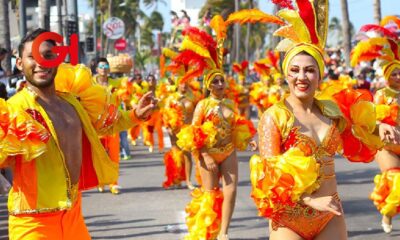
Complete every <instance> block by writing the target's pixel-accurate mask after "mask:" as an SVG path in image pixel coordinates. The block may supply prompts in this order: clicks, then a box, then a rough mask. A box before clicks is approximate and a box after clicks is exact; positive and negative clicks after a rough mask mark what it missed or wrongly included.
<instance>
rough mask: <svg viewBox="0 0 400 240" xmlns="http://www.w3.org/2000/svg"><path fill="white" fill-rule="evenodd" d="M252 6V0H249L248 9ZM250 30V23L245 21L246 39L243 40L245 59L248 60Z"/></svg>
mask: <svg viewBox="0 0 400 240" xmlns="http://www.w3.org/2000/svg"><path fill="white" fill-rule="evenodd" d="M253 8H254V3H253V0H250V1H249V9H253ZM250 31H251V24H250V23H247V29H246V40H245V45H244V46H245V59H246V60H249V44H250Z"/></svg>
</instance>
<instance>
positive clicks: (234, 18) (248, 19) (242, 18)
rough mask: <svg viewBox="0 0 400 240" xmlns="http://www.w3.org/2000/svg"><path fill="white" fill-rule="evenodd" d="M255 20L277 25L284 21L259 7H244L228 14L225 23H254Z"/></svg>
mask: <svg viewBox="0 0 400 240" xmlns="http://www.w3.org/2000/svg"><path fill="white" fill-rule="evenodd" d="M255 22H261V23H275V24H279V25H283V24H284V22H283V21H282V20H281V19H280V18H278V17H276V16H273V15H269V14H266V13H264V12H263V11H261V10H259V9H244V10H241V11H238V12H234V13H232V14H231V15H229V17H228V19H227V20H226V22H225V23H226V24H227V25H230V24H232V23H239V24H244V23H255Z"/></svg>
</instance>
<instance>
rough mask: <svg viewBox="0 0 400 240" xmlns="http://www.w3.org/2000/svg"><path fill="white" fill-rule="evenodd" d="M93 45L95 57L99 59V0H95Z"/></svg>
mask: <svg viewBox="0 0 400 240" xmlns="http://www.w3.org/2000/svg"><path fill="white" fill-rule="evenodd" d="M93 47H94V58H95V59H97V57H98V56H97V0H93Z"/></svg>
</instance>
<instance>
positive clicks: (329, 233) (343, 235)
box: [314, 215, 347, 240]
mask: <svg viewBox="0 0 400 240" xmlns="http://www.w3.org/2000/svg"><path fill="white" fill-rule="evenodd" d="M314 240H347V230H346V223H345V221H344V216H343V215H341V216H335V217H333V218H332V220H331V221H329V223H328V224H327V225H326V226H325V228H324V229H323V230H322V231H321V232H320V233H319V234H318V236H317V237H315V239H314Z"/></svg>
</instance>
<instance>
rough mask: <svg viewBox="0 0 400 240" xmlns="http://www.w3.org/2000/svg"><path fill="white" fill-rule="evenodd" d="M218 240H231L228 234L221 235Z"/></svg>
mask: <svg viewBox="0 0 400 240" xmlns="http://www.w3.org/2000/svg"><path fill="white" fill-rule="evenodd" d="M217 240H229V237H228V234H219V235H218V237H217Z"/></svg>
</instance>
